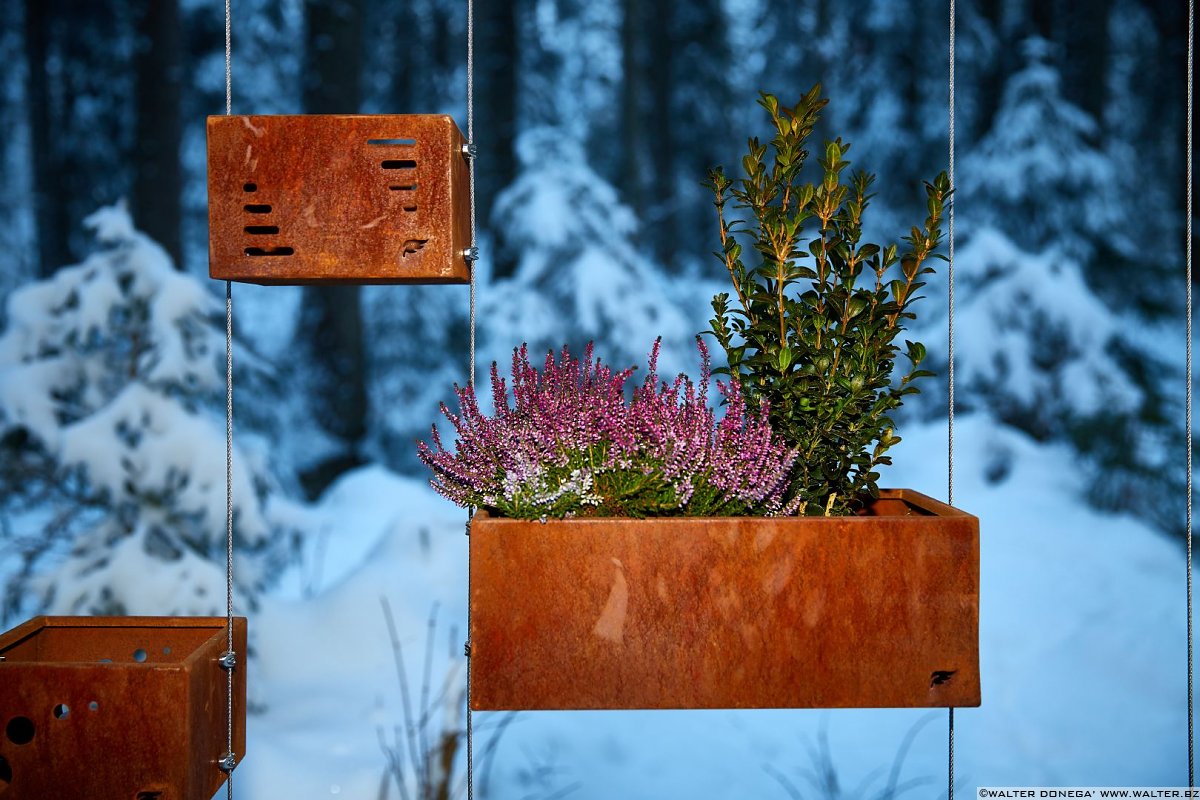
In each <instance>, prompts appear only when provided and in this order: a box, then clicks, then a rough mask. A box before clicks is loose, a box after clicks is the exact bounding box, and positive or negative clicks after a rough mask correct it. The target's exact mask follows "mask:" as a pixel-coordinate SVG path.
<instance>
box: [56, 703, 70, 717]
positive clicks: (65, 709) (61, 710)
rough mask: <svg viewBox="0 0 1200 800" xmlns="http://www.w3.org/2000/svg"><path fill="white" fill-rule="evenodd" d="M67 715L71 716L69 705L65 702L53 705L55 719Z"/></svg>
mask: <svg viewBox="0 0 1200 800" xmlns="http://www.w3.org/2000/svg"><path fill="white" fill-rule="evenodd" d="M69 716H71V707H70V706H68V705H67V704H66V703H59V704H58V705H56V706H55V707H54V718H55V719H66V718H67V717H69Z"/></svg>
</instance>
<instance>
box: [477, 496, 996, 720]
mask: <svg viewBox="0 0 1200 800" xmlns="http://www.w3.org/2000/svg"><path fill="white" fill-rule="evenodd" d="M470 548H471V597H470V603H471V626H470V627H471V630H470V641H471V702H472V706H473V708H475V709H477V710H497V709H634V708H838V707H922V706H943V707H945V706H957V707H965V706H978V705H979V704H980V685H979V520H978V519H977V518H976V517H973V516H971V515H970V514H967V513H964V512H962V511H959V510H958V509H955V508H952V507H950V506H948V505H945V504H943V503H939V502H937V501H936V500H933V499H931V498H929V497H926V496H924V495H921V494H918V493H917V492H913V491H910V490H904V489H901V490H884V491H883V492H882V496H881V498H880V499H879V500H878V501H877V502H876V503H875V504H874V505H873V506H871V507H870V508H869V509H868V510H867V514H866V515H863V516H857V517H786V518H783V517H779V518H752V517H733V518H685V517H673V518H656V519H643V520H636V519H613V518H607V519H573V520H552V521H548V522H545V523H540V522H536V521H525V520H516V519H503V518H495V517H491V516H489V515H488V514H487V513H486V512H482V511H481V512H479V513H477V514H476V516H475V518H474V519H473V520H472V522H471V531H470Z"/></svg>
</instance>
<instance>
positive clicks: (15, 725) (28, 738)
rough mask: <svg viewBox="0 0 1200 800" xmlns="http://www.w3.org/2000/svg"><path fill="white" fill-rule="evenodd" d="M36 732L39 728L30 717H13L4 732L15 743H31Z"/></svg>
mask: <svg viewBox="0 0 1200 800" xmlns="http://www.w3.org/2000/svg"><path fill="white" fill-rule="evenodd" d="M36 732H37V728H35V727H34V726H33V720H31V719H30V718H29V717H13V718H12V719H10V720H9V721H8V724H7V725H6V726H4V733H5V735H6V736H8V740H9V741H10V742H12V743H13V744H29V743H30V742H32V741H33V735H34V733H36Z"/></svg>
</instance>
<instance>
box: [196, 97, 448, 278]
mask: <svg viewBox="0 0 1200 800" xmlns="http://www.w3.org/2000/svg"><path fill="white" fill-rule="evenodd" d="M470 203H471V196H470V181H469V173H468V165H467V161H466V156H465V155H464V154H463V137H462V134H461V133H460V132H459V130H458V126H457V125H455V123H454V120H453V119H451V118H450V117H448V116H445V115H440V114H408V115H354V116H335V115H305V116H221V117H209V118H208V224H209V274H210V275H211V276H212V277H213V278H218V279H220V280H234V281H246V282H249V283H263V284H307V283H466V282H467V281H469V280H470V277H471V273H470V268H469V265H468V263H467V260H466V257H465V255H464V252H465V250H466V249H467V248H468V247H470V245H471V241H470V239H471V211H470Z"/></svg>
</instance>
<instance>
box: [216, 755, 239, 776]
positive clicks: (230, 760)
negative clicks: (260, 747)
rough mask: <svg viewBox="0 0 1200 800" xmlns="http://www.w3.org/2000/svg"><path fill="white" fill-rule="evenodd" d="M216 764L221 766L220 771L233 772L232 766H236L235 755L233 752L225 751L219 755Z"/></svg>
mask: <svg viewBox="0 0 1200 800" xmlns="http://www.w3.org/2000/svg"><path fill="white" fill-rule="evenodd" d="M217 766H218V767H220V768H221V771H222V772H233V770H234V767H236V766H237V756H235V755H234V754H233V753H226V754H225V755H223V756H221V760H220V761H218V762H217Z"/></svg>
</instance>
